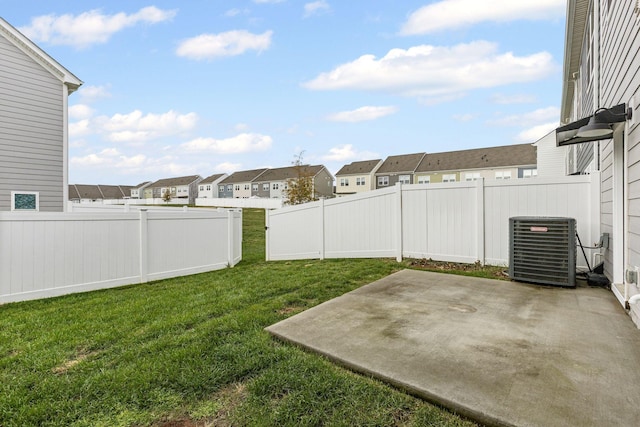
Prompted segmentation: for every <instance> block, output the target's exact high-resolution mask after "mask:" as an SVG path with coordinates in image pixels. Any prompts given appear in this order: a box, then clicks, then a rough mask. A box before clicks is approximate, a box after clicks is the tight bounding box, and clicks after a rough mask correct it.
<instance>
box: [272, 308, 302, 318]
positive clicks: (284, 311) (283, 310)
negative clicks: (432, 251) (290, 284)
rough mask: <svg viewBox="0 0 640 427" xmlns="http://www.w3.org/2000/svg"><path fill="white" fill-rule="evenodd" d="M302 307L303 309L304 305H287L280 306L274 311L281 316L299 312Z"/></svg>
mask: <svg viewBox="0 0 640 427" xmlns="http://www.w3.org/2000/svg"><path fill="white" fill-rule="evenodd" d="M304 309H305V308H304V307H300V306H297V305H291V306H288V307H284V308H281V309H280V310H277V311H276V313H278V314H279V315H281V316H288V315H290V314H296V313H300V312H301V311H303V310H304Z"/></svg>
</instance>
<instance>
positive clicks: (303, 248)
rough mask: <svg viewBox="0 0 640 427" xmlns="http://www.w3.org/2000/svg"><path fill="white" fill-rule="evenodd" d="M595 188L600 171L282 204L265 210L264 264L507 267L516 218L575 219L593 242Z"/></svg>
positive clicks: (410, 187)
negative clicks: (314, 261)
mask: <svg viewBox="0 0 640 427" xmlns="http://www.w3.org/2000/svg"><path fill="white" fill-rule="evenodd" d="M599 186H600V179H599V176H598V174H597V173H596V174H592V175H586V176H569V177H559V178H535V179H526V180H525V179H518V180H515V179H514V180H505V181H500V180H487V181H485V180H483V179H480V180H478V181H473V182H460V183H445V184H417V185H397V186H395V187H392V188H387V189H383V190H375V191H371V192H367V193H362V194H358V195H353V196H348V197H342V198H338V199H331V200H321V201H318V202H313V203H308V204H305V205H301V206H296V207H286V208H283V209H279V210H275V211H268V212H267V215H266V218H267V251H266V252H267V259H268V260H288V259H307V258H320V259H322V258H358V257H366V258H375V257H395V258H397V259H398V260H400V259H402V257H408V258H432V259H434V260H441V261H452V262H469V263H473V262H476V261H480V262H481V263H482V264H485V263H486V264H492V265H507V263H508V260H509V236H508V231H509V218H510V217H513V216H563V217H571V218H575V219H576V222H577V226H578V234H579V235H580V237H581V239H582V241H583V242H595V241H597V240H598V237H599V235H600V229H599V227H600V226H599V212H600V188H599ZM585 244H586V243H585ZM587 246H589V245H587ZM578 262H579V265H580V266H585V265H586V263H585V261H584V259H580V257H579V258H578ZM589 262H591V260H590V261H589Z"/></svg>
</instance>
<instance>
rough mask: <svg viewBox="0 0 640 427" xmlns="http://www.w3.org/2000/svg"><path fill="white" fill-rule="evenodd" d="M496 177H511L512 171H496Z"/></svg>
mask: <svg viewBox="0 0 640 427" xmlns="http://www.w3.org/2000/svg"><path fill="white" fill-rule="evenodd" d="M496 179H511V171H496Z"/></svg>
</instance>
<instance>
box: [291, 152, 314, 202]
mask: <svg viewBox="0 0 640 427" xmlns="http://www.w3.org/2000/svg"><path fill="white" fill-rule="evenodd" d="M303 154H304V151H301V152H300V153H299V154H297V155H295V156H294V161H293V162H292V164H293V168H294V171H295V176H294V177H293V178H289V179H287V188H286V190H284V195H285V204H287V205H299V204H302V203H307V202H311V201H314V200H317V198H316V197H315V195H314V191H313V175H312V172H311V169H310V168H309V165H305V164H304V163H303V161H302V159H303V157H302V156H303Z"/></svg>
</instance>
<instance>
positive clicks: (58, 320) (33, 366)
mask: <svg viewBox="0 0 640 427" xmlns="http://www.w3.org/2000/svg"><path fill="white" fill-rule="evenodd" d="M403 267H404V264H398V263H396V262H395V261H393V260H366V259H356V260H325V261H317V260H312V261H292V262H270V263H266V262H265V261H264V211H262V210H251V209H246V210H245V211H244V253H243V261H242V262H241V263H240V264H239V265H237V266H236V267H235V268H233V269H226V270H221V271H215V272H211V273H205V274H199V275H194V276H189V277H182V278H177V279H170V280H164V281H158V282H154V283H149V284H144V285H135V286H128V287H122V288H117V289H111V290H106V291H97V292H90V293H84V294H75V295H69V296H65V297H60V298H53V299H47V300H40V301H32V302H25V303H15V304H7V305H3V306H0V426H3V427H9V426H47V425H60V426H68V425H74V426H147V425H151V426H227V425H233V426H242V425H252V426H263V425H264V426H268V425H271V426H283V425H291V426H299V425H307V426H319V425H336V426H361V425H366V426H390V425H402V426H472V425H474V424H472V423H470V422H468V421H465V420H463V419H461V418H459V417H457V416H455V415H452V414H450V413H448V412H446V411H443V410H441V409H438V408H436V407H434V406H432V405H430V404H427V403H425V402H423V401H421V400H419V399H416V398H413V397H411V396H408V395H406V394H404V393H402V392H400V391H397V390H395V389H393V388H391V387H388V386H386V385H385V384H383V383H381V382H378V381H375V380H372V379H370V378H366V377H363V376H360V375H357V374H354V373H352V372H350V371H348V370H346V369H343V368H341V367H338V366H335V365H334V364H332V363H330V362H329V361H327V360H326V359H324V358H322V357H320V356H317V355H314V354H311V353H308V352H306V351H303V350H301V349H299V348H297V347H295V346H292V345H288V344H284V343H281V342H279V341H277V340H275V339H273V338H271V337H270V336H269V335H268V334H267V333H266V332H264V330H263V328H264V327H266V326H268V325H271V324H273V323H275V322H277V321H279V320H281V319H284V318H286V317H288V316H291V315H293V314H295V313H298V312H300V311H302V310H304V309H306V308H309V307H311V306H314V305H317V304H319V303H321V302H323V301H326V300H328V299H331V298H333V297H336V296H338V295H341V294H343V293H345V292H348V291H350V290H352V289H355V288H357V287H359V286H361V285H363V284H366V283H369V282H371V281H373V280H376V279H379V278H381V277H383V276H385V275H388V274H390V273H392V272H394V271H397V270H398V269H400V268H403Z"/></svg>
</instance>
